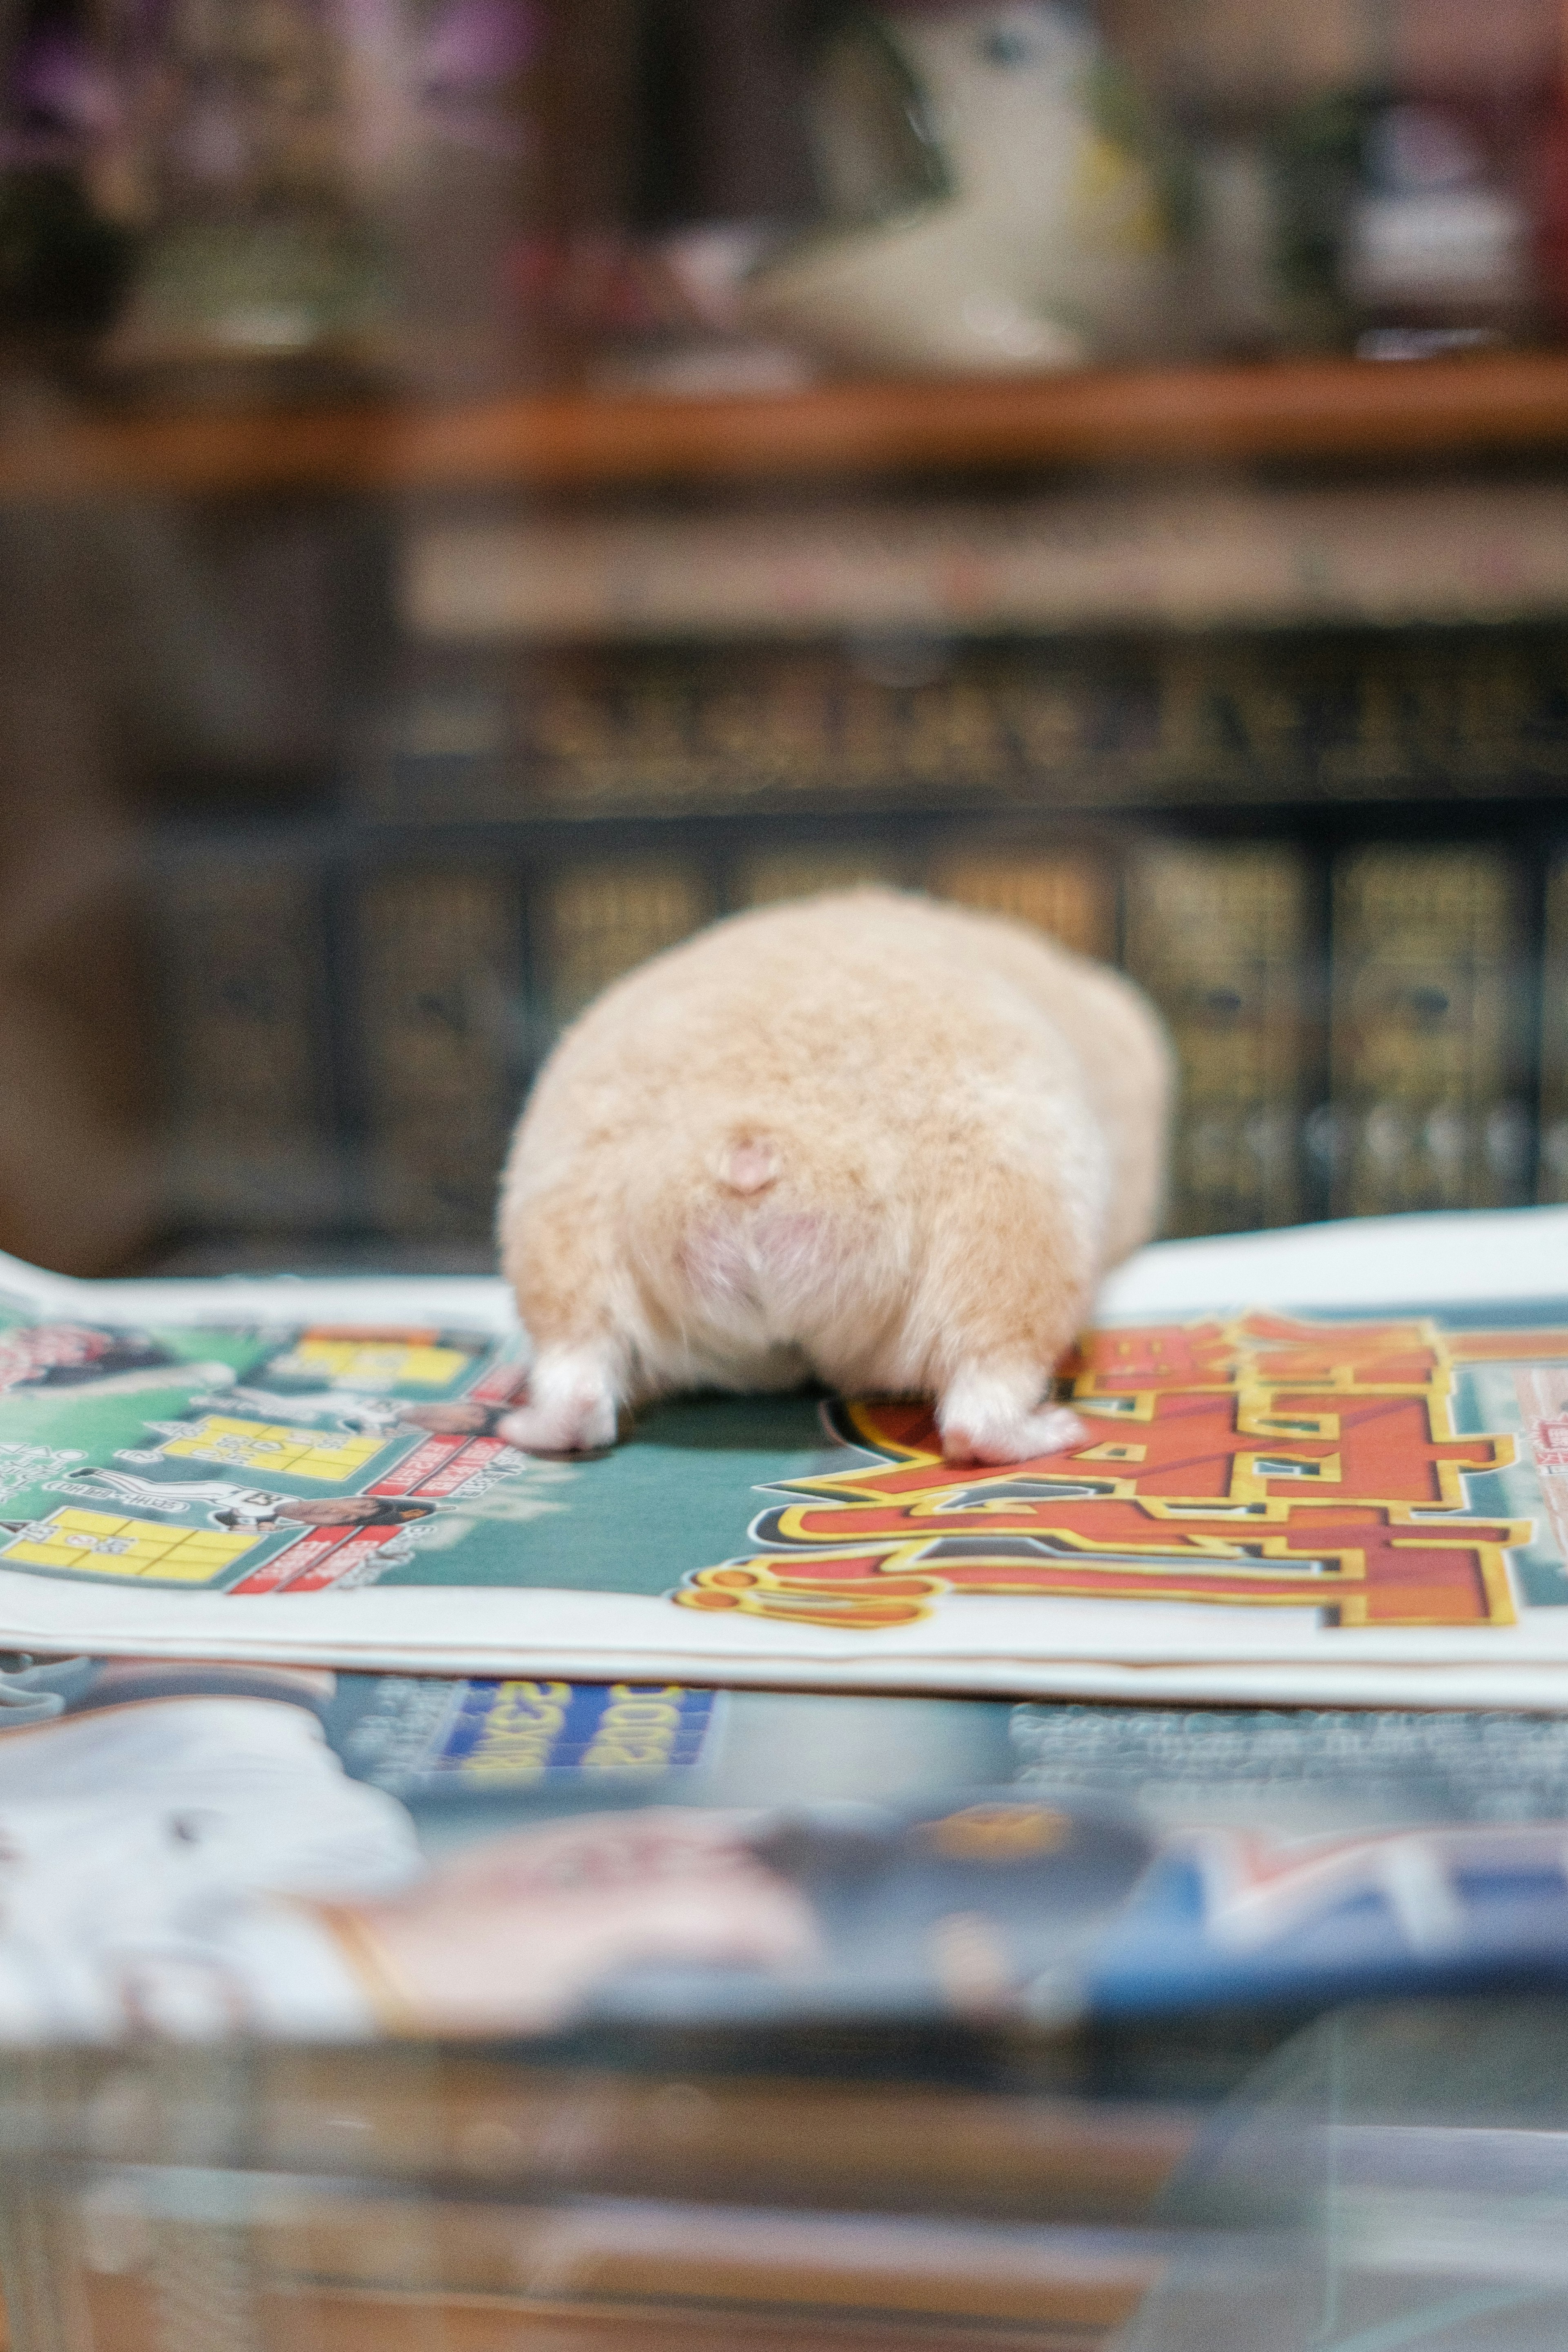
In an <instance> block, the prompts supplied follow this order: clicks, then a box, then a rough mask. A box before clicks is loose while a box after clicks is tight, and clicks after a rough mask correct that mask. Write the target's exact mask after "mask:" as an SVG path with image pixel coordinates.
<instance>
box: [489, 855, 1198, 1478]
mask: <svg viewBox="0 0 1568 2352" xmlns="http://www.w3.org/2000/svg"><path fill="white" fill-rule="evenodd" d="M1170 1092H1171V1066H1170V1056H1169V1053H1168V1050H1167V1047H1166V1044H1165V1040H1164V1036H1163V1032H1162V1030H1161V1028H1160V1025H1159V1023H1158V1021H1157V1019H1156V1017H1155V1015H1154V1013H1152V1010H1151V1009H1150V1007H1149V1005H1148V1004H1147V1003H1146V1002H1145V1000H1144V999H1143V998H1142V996H1141V995H1140V994H1139V992H1138V991H1137V990H1136V989H1135V988H1133V987H1132V986H1131V983H1130V982H1127V981H1125V980H1123V979H1121V977H1120V976H1119V975H1118V974H1117V973H1115V972H1112V971H1106V970H1105V969H1103V968H1102V967H1101V966H1100V965H1098V964H1093V963H1089V962H1086V961H1084V960H1083V958H1082V957H1080V956H1076V955H1072V954H1069V953H1068V951H1067V950H1066V949H1064V948H1060V947H1057V946H1055V945H1054V944H1053V943H1052V942H1050V941H1049V940H1046V939H1044V938H1043V937H1042V936H1041V935H1040V934H1039V933H1038V932H1036V931H1033V930H1029V929H1024V928H1022V927H1020V926H1018V925H1016V924H1013V923H1010V922H1005V921H1002V920H999V919H996V918H994V917H993V916H989V915H976V914H971V913H968V912H965V911H963V909H961V908H955V907H945V906H939V905H936V904H934V903H932V902H931V901H930V900H927V899H923V898H906V897H901V896H900V895H898V894H897V893H895V892H891V891H885V890H874V889H867V890H855V891H848V892H845V893H843V894H841V895H837V894H836V895H834V896H832V897H826V898H812V899H806V900H804V901H801V902H799V903H796V904H795V905H791V906H784V907H776V908H763V909H761V910H759V911H757V912H755V913H752V914H745V915H737V916H733V917H731V919H729V920H728V921H726V922H721V923H716V924H715V925H714V926H713V927H712V929H710V930H706V931H703V932H700V934H699V935H698V937H697V938H695V939H693V940H688V941H687V942H686V943H685V944H684V945H683V946H681V947H678V948H672V949H671V950H668V953H666V954H664V955H660V956H656V957H655V958H654V959H653V961H651V962H649V963H647V964H644V965H643V966H642V967H641V968H640V969H639V970H637V971H634V972H632V973H630V974H629V975H628V977H627V978H626V979H625V980H621V981H617V982H616V984H615V985H614V986H613V987H612V988H610V989H608V990H607V991H606V992H605V994H604V995H603V996H601V997H600V998H599V1000H598V1002H597V1003H595V1004H594V1005H592V1006H591V1007H590V1009H589V1010H588V1012H587V1013H584V1016H583V1018H582V1019H581V1020H580V1021H579V1022H577V1024H575V1026H574V1027H573V1028H571V1029H569V1030H568V1031H567V1032H566V1034H565V1035H564V1036H563V1038H562V1040H561V1042H560V1044H559V1045H557V1046H556V1048H555V1051H554V1053H553V1054H552V1055H551V1057H550V1060H549V1061H548V1062H547V1063H546V1065H545V1066H544V1069H543V1070H542V1073H541V1075H540V1078H539V1081H538V1084H537V1086H536V1087H535V1088H534V1091H533V1095H532V1097H531V1101H530V1102H529V1105H528V1108H527V1110H526V1112H525V1113H524V1116H523V1118H522V1122H521V1126H520V1128H519V1129H518V1133H517V1138H516V1141H515V1143H514V1144H513V1147H512V1152H511V1158H510V1164H509V1166H508V1168H507V1171H506V1176H505V1179H504V1181H503V1186H502V1195H501V1208H500V1242H501V1255H502V1263H503V1265H504V1266H505V1269H506V1273H507V1276H508V1278H509V1280H510V1282H511V1284H512V1286H513V1287H514V1288H515V1290H516V1292H517V1298H518V1305H519V1307H520V1308H521V1314H522V1318H523V1322H524V1324H525V1326H526V1327H527V1329H528V1331H529V1333H530V1335H531V1339H532V1340H533V1343H534V1347H535V1349H536V1356H535V1360H534V1365H533V1370H532V1375H531V1381H530V1388H529V1401H528V1402H527V1403H526V1404H524V1405H522V1406H521V1407H520V1408H519V1410H518V1411H517V1412H513V1413H511V1414H510V1415H509V1416H508V1418H507V1419H506V1420H505V1421H503V1422H502V1423H501V1424H500V1434H501V1435H503V1436H504V1437H506V1438H507V1439H508V1440H509V1442H510V1444H513V1445H517V1446H520V1447H521V1448H523V1449H524V1450H526V1451H527V1452H530V1453H548V1454H557V1453H573V1452H580V1451H587V1450H591V1449H595V1448H598V1447H601V1446H605V1445H608V1444H612V1443H613V1442H614V1439H615V1435H616V1423H617V1418H618V1416H619V1413H620V1411H621V1409H622V1407H623V1406H626V1405H633V1404H637V1403H638V1402H645V1401H647V1400H648V1399H650V1398H653V1397H658V1396H662V1395H666V1394H668V1392H669V1391H672V1390H678V1389H688V1388H698V1387H717V1388H722V1389H738V1390H739V1389H783V1388H789V1387H794V1386H795V1384H796V1383H797V1382H799V1381H802V1380H804V1379H805V1378H807V1377H808V1376H809V1375H811V1374H813V1373H815V1374H816V1376H817V1377H818V1378H819V1379H821V1380H823V1381H826V1382H827V1383H828V1384H829V1386H831V1387H833V1388H835V1389H839V1390H846V1391H852V1392H853V1391H859V1392H861V1393H866V1392H868V1391H870V1392H878V1391H879V1392H883V1393H886V1392H888V1391H893V1392H895V1393H905V1394H908V1393H910V1392H915V1393H924V1394H927V1395H931V1396H932V1397H934V1398H935V1400H936V1408H937V1422H938V1425H939V1427H940V1429H941V1431H942V1444H943V1447H944V1449H945V1451H946V1453H947V1454H948V1456H949V1458H950V1459H952V1461H954V1462H1016V1461H1024V1460H1027V1459H1028V1458H1029V1457H1030V1456H1031V1455H1035V1454H1044V1453H1048V1452H1050V1451H1052V1450H1053V1449H1054V1448H1057V1447H1059V1446H1061V1445H1064V1444H1072V1443H1073V1442H1074V1440H1075V1438H1076V1437H1078V1436H1079V1434H1080V1433H1081V1424H1080V1423H1078V1422H1077V1421H1076V1419H1075V1418H1074V1416H1073V1415H1072V1414H1071V1413H1070V1412H1067V1411H1065V1410H1064V1409H1062V1408H1059V1407H1053V1406H1052V1405H1051V1404H1050V1402H1049V1396H1050V1379H1051V1373H1052V1369H1053V1367H1054V1366H1055V1364H1056V1362H1057V1360H1058V1357H1059V1356H1060V1355H1061V1353H1062V1350H1063V1349H1065V1348H1066V1347H1067V1345H1068V1342H1069V1341H1070V1340H1071V1339H1072V1338H1073V1336H1074V1334H1075V1332H1076V1331H1077V1330H1078V1329H1079V1328H1080V1325H1081V1323H1082V1320H1083V1318H1084V1317H1085V1315H1086V1313H1087V1311H1088V1309H1089V1305H1090V1302H1091V1300H1092V1299H1093V1297H1094V1292H1095V1288H1096V1286H1097V1284H1098V1282H1099V1280H1100V1276H1101V1274H1102V1273H1103V1272H1104V1271H1105V1269H1106V1268H1107V1267H1109V1266H1111V1265H1115V1264H1116V1263H1117V1261H1118V1260H1119V1259H1121V1258H1122V1257H1125V1256H1126V1255H1127V1254H1128V1253H1129V1251H1131V1250H1132V1249H1134V1248H1136V1246H1137V1245H1138V1244H1139V1243H1140V1242H1142V1241H1144V1240H1146V1239H1147V1238H1148V1236H1149V1234H1150V1233H1151V1232H1152V1228H1153V1225H1154V1222H1155V1219H1156V1216H1157V1214H1158V1212H1159V1204H1160V1195H1161V1188H1162V1180H1163V1162H1164V1149H1165V1129H1166V1123H1167V1115H1168V1108H1169V1100H1170Z"/></svg>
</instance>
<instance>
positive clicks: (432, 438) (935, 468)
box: [0, 352, 1568, 502]
mask: <svg viewBox="0 0 1568 2352" xmlns="http://www.w3.org/2000/svg"><path fill="white" fill-rule="evenodd" d="M1553 452H1563V453H1568V352H1507V353H1498V354H1489V355H1486V356H1477V357H1474V358H1468V359H1458V360H1441V361H1433V360H1428V361H1419V362H1406V363H1399V362H1367V361H1357V360H1349V359H1321V360H1307V361H1293V362H1270V363H1260V364H1258V365H1256V366H1245V367H1244V366H1227V367H1201V368H1200V367H1194V368H1167V369H1144V370H1127V371H1122V372H1116V373H1111V372H1096V373H1084V374H1076V375H1069V376H1055V377H1045V378H1035V379H1032V380H1029V381H1016V380H1008V381H1005V382H993V381H982V382H974V381H970V382H963V383H952V382H945V381H910V382H902V383H835V384H827V385H824V386H822V387H819V388H817V389H815V390H811V391H807V392H801V393H791V394H778V395H769V396H763V397H755V396H753V397H747V398H742V399H703V400H666V399H658V398H651V397H629V396H626V395H609V394H605V395H595V394H550V395H544V396H529V397H521V398H505V399H494V400H489V401H484V402H476V403H470V404H467V405H464V406H460V407H450V408H427V409H421V408H413V407H410V408H402V407H398V406H396V405H394V404H370V403H367V404H363V405H360V406H355V407H343V408H338V409H314V410H266V411H259V412H254V413H233V412H222V413H201V412H192V413H190V414H187V415H114V416H106V415H102V414H101V413H100V414H84V413H82V412H81V411H80V410H79V409H72V408H69V407H68V406H67V405H65V404H63V403H62V404H59V405H58V407H56V408H54V409H53V410H50V411H47V412H46V411H44V410H42V409H35V411H34V413H33V414H32V415H30V416H29V418H28V419H27V420H26V423H16V422H13V423H11V424H9V425H5V426H4V427H0V499H5V500H10V501H13V502H21V501H46V502H51V501H58V500H64V499H92V498H103V497H112V496H117V495H151V494H157V493H165V494H171V495H184V496H190V495H215V494H224V493H228V494H233V495H243V494H245V493H247V492H257V491H277V490H285V489H307V488H309V489H321V488H342V489H347V490H382V491H398V490H417V489H440V488H449V489H456V488H484V487H490V486H493V487H497V488H507V487H511V488H533V489H552V490H586V489H595V488H616V487H620V488H630V487H635V486H637V485H650V486H651V485H654V484H657V483H664V482H679V481H687V482H693V483H698V482H731V483H732V482H740V481H746V480H756V481H761V480H766V479H775V480H776V479H786V478H791V479H796V480H802V479H811V478H817V479H822V480H832V479H843V478H848V477H853V476H868V475H874V474H901V475H916V474H922V473H924V474H934V473H942V472H964V471H975V470H979V469H982V468H986V467H992V468H1021V469H1027V468H1042V467H1055V466H1079V465H1089V464H1109V463H1114V462H1117V461H1122V462H1147V461H1161V460H1163V461H1170V462H1181V461H1184V460H1185V461H1194V460H1196V461H1201V460H1226V459H1230V460H1237V461H1245V460H1259V459H1266V458H1297V459H1310V458H1341V459H1344V458H1369V459H1401V458H1405V459H1410V458H1421V457H1445V456H1452V457H1469V456H1481V455H1489V454H1503V453H1516V454H1528V453H1535V454H1539V455H1546V454H1550V453H1553Z"/></svg>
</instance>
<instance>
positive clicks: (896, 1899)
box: [0, 1660, 1568, 2053]
mask: <svg viewBox="0 0 1568 2352" xmlns="http://www.w3.org/2000/svg"><path fill="white" fill-rule="evenodd" d="M0 1828H3V1830H4V1835H5V1872H6V1904H5V1912H4V1916H3V1917H0V2046H3V2045H5V2044H12V2045H15V2044H16V2043H18V2042H21V2043H37V2042H50V2041H85V2042H116V2041H119V2040H121V2039H122V2038H123V2037H125V2036H127V2035H129V2034H133V2033H144V2032H149V2031H151V2032H158V2033H164V2034H171V2035H174V2036H175V2037H177V2038H181V2039H188V2038H192V2037H195V2038H198V2039H199V2038H206V2037H213V2036H221V2035H224V2034H226V2033H228V2032H232V2031H236V2030H241V2031H247V2032H255V2033H261V2034H264V2035H270V2036H275V2037H282V2038H287V2039H304V2040H310V2039H321V2040H329V2041H365V2040H374V2039H376V2038H378V2037H380V2036H383V2035H414V2036H421V2037H430V2036H436V2037H453V2038H463V2037H498V2036H499V2037H503V2038H512V2037H523V2038H528V2037H538V2036H556V2035H561V2034H571V2033H572V2032H574V2031H576V2030H578V2029H580V2028H583V2027H584V2026H592V2027H594V2028H595V2029H601V2030H602V2029H603V2028H604V2027H605V2026H607V2025H616V2026H619V2027H622V2028H626V2029H638V2030H643V2031H647V2029H657V2028H660V2027H669V2026H676V2027H679V2028H681V2029H698V2028H701V2029H712V2028H718V2029H721V2030H722V2029H728V2030H731V2032H733V2031H734V2030H736V2029H739V2030H741V2031H742V2032H746V2033H752V2032H755V2031H756V2030H758V2029H763V2028H766V2029H791V2028H795V2029H805V2030H806V2031H808V2032H809V2031H810V2030H812V2029H814V2028H816V2027H817V2026H820V2025H823V2024H832V2025H833V2026H834V2027H835V2028H841V2027H852V2026H855V2025H857V2024H862V2025H867V2026H873V2027H874V2026H879V2025H888V2024H893V2025H900V2024H905V2023H909V2022H916V2023H919V2024H921V2025H928V2024H934V2023H937V2022H940V2021H942V2020H947V2021H959V2022H968V2023H970V2024H980V2025H988V2024H996V2023H1003V2024H1005V2023H1007V2022H1008V2021H1014V2022H1017V2023H1022V2024H1028V2023H1033V2024H1036V2025H1042V2026H1046V2027H1049V2028H1053V2029H1058V2030H1061V2031H1063V2032H1068V2031H1070V2030H1072V2029H1084V2028H1088V2029H1104V2031H1106V2032H1112V2033H1114V2032H1116V2031H1117V2030H1118V2029H1119V2028H1120V2027H1121V2026H1124V2025H1127V2024H1132V2025H1134V2026H1137V2025H1140V2024H1142V2023H1143V2022H1146V2021H1160V2020H1169V2019H1171V2018H1173V2017H1175V2016H1184V2017H1188V2018H1192V2017H1194V2015H1196V2016H1199V2017H1202V2016H1205V2015H1208V2016H1210V2017H1212V2016H1213V2015H1214V2014H1215V2012H1234V2011H1237V2009H1238V2008H1240V2009H1249V2010H1252V2011H1262V2012H1265V2013H1268V2014H1272V2015H1276V2016H1282V2017H1284V2018H1286V2019H1289V2017H1290V2016H1292V2015H1293V2016H1300V2014H1301V2013H1303V2012H1310V2011H1315V2010H1319V2009H1321V2008H1324V2007H1326V2006H1328V2005H1329V2004H1331V2003H1332V2002H1334V2001H1336V2000H1342V1999H1344V1998H1346V1997H1355V1998H1363V1997H1368V1996H1378V1995H1385V1994H1405V1993H1410V1992H1430V1991H1435V1990H1444V1991H1447V1990H1473V1989H1477V1988H1481V1987H1488V1986H1496V1985H1499V1984H1507V1985H1510V1986H1514V1987H1517V1986H1519V1985H1521V1984H1525V1983H1528V1984H1532V1985H1537V1986H1542V1987H1547V1988H1552V1989H1554V1990H1560V1989H1561V1987H1562V1985H1563V1981H1564V1978H1565V1976H1568V1876H1565V1873H1568V1724H1565V1723H1563V1721H1562V1720H1561V1719H1559V1718H1557V1717H1550V1716H1548V1717H1496V1716H1486V1715H1481V1716H1475V1715H1466V1714H1449V1713H1446V1712H1441V1711H1438V1712H1435V1713H1429V1714H1426V1715H1422V1714H1416V1713H1412V1712H1410V1711H1408V1710H1406V1711H1403V1712H1399V1713H1394V1714H1386V1715H1377V1714H1366V1713H1360V1714H1358V1713H1353V1712H1345V1711H1341V1712H1338V1713H1324V1712H1321V1711H1320V1712H1313V1711H1310V1710H1291V1711H1288V1712H1286V1711H1280V1712H1277V1713H1274V1714H1264V1715H1252V1714H1247V1713H1246V1712H1244V1711H1239V1710H1238V1711H1236V1712H1235V1713H1233V1714H1227V1713H1224V1712H1216V1711H1213V1710H1209V1711H1201V1712H1194V1713H1184V1712H1183V1711H1181V1710H1160V1711H1150V1710H1133V1709H1116V1708H1103V1707H1098V1708H1092V1709H1086V1708H1083V1707H1081V1706H1071V1705H1066V1706H1064V1705H1060V1704H1043V1703H1034V1704H1024V1705H1021V1706H1006V1705H1005V1704H1002V1703H1000V1702H996V1701H984V1700H970V1701H951V1700H949V1701H943V1700H940V1699H930V1698H924V1699H918V1698H915V1699H901V1698H894V1697H858V1696H852V1695H847V1694H841V1695H837V1696H808V1695H805V1694H800V1693H794V1694H790V1693H782V1694H775V1693H766V1692H759V1691H732V1692H715V1691H710V1690H700V1689H695V1688H690V1687H683V1686H681V1685H661V1684H606V1685H572V1684H567V1683H559V1682H552V1681H547V1680H541V1679H530V1680H526V1681H510V1682H509V1681H500V1680H493V1679H473V1678H465V1679H461V1680H445V1679H438V1678H434V1677H427V1676H426V1677H410V1676H388V1677H378V1676H370V1675H342V1676H335V1677H334V1676H333V1675H330V1674H323V1673H321V1672H318V1671H308V1670H301V1669H288V1668H284V1669H279V1668H258V1667H252V1668H246V1669H235V1668H233V1667H214V1666H212V1665H189V1666H179V1665H171V1664H154V1663H141V1664H138V1663H136V1662H131V1661H123V1660H121V1661H114V1662H110V1663H95V1662H93V1661H90V1660H74V1661H69V1662H65V1663H61V1664H54V1665H51V1666H47V1667H33V1668H27V1669H24V1670H21V1671H16V1672H13V1673H12V1674H11V1675H7V1676H5V1677H4V1678H0ZM596 2046H597V2047H598V2048H599V2049H600V2051H601V2053H602V2051H603V2046H604V2045H603V2042H602V2041H600V2042H598V2043H597V2044H596ZM835 2046H836V2047H838V2046H841V2045H837V2044H836V2045H835Z"/></svg>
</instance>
